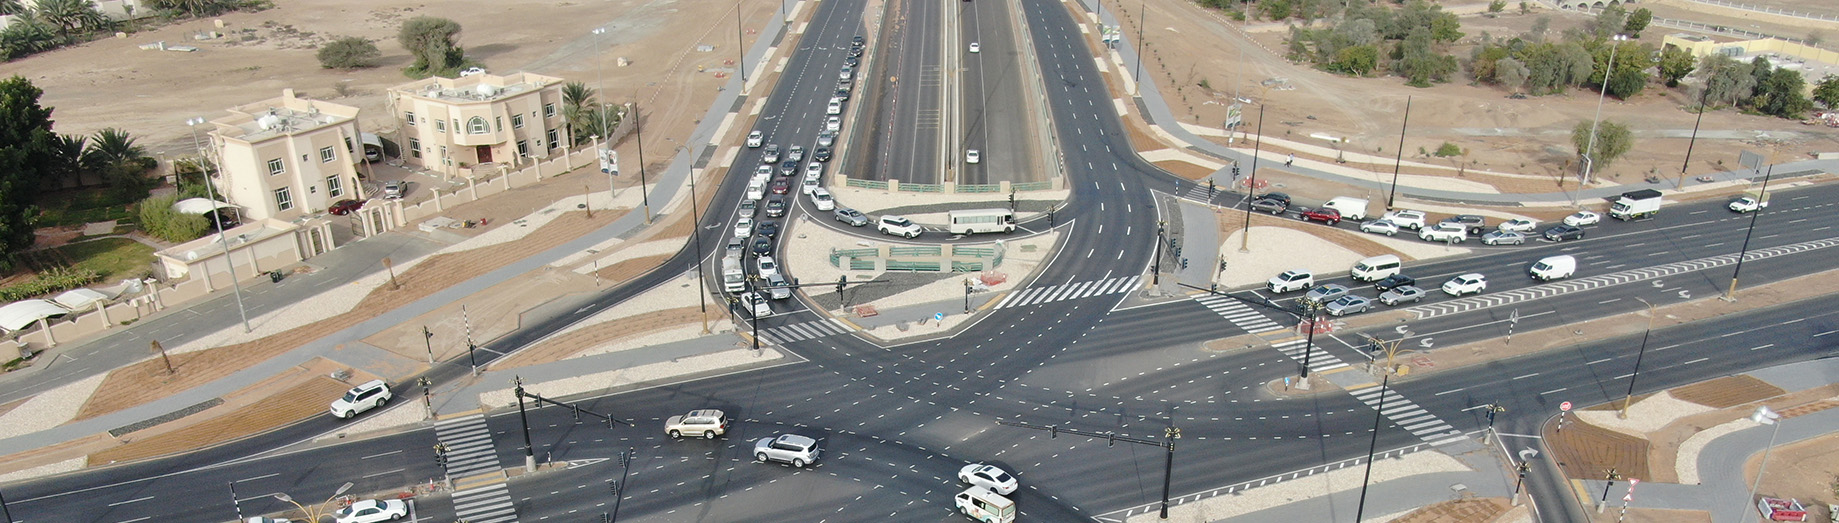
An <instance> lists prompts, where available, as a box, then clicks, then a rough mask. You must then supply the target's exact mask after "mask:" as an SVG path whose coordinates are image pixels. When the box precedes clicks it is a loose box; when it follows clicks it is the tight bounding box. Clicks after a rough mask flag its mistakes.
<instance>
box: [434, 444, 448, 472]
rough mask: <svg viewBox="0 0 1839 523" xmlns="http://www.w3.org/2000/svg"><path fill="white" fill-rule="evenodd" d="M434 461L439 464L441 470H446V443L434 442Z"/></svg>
mask: <svg viewBox="0 0 1839 523" xmlns="http://www.w3.org/2000/svg"><path fill="white" fill-rule="evenodd" d="M434 463H435V464H436V465H440V466H441V470H447V445H445V444H441V443H436V444H434Z"/></svg>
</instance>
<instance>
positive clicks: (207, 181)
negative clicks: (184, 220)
mask: <svg viewBox="0 0 1839 523" xmlns="http://www.w3.org/2000/svg"><path fill="white" fill-rule="evenodd" d="M202 123H204V118H202V117H192V118H189V119H187V120H185V126H186V127H190V128H191V130H192V147H195V148H197V149H198V157H199V158H200V159H206V160H208V158H209V156H210V155H207V154H205V153H204V147H203V146H201V145H199V144H198V125H199V124H202ZM207 163H208V162H207ZM199 170H201V171H204V173H203V174H204V194H205V196H207V197H209V198H210V199H211V219H212V221H213V222H215V223H216V225H217V243H219V244H222V245H223V261H224V266H225V267H229V268H230V288H231V289H232V290H233V291H234V292H235V294H236V313H237V314H239V315H242V317H243V332H252V331H253V330H254V329H250V328H249V310H248V309H246V308H244V307H243V284H242V282H241V281H239V280H238V279H237V277H236V260H235V259H233V258H234V256H232V255H231V254H230V239H229V238H227V237H225V236H224V233H223V215H221V214H218V212H217V193H216V192H215V191H214V190H213V189H211V172H210V169H206V168H204V166H199ZM206 272H207V273H208V272H209V271H208V270H207V271H206ZM205 279H210V276H209V275H208V274H207V275H206V276H205Z"/></svg>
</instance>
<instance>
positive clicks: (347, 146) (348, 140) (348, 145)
mask: <svg viewBox="0 0 1839 523" xmlns="http://www.w3.org/2000/svg"><path fill="white" fill-rule="evenodd" d="M345 150H347V151H351V154H353V155H356V154H358V150H357V149H352V148H351V137H350V136H346V137H345ZM326 161H328V162H330V161H332V160H326Z"/></svg>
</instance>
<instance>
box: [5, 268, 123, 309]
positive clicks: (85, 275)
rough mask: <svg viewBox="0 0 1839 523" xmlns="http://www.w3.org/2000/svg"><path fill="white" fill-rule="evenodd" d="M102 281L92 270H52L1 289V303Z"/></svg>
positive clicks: (100, 276)
mask: <svg viewBox="0 0 1839 523" xmlns="http://www.w3.org/2000/svg"><path fill="white" fill-rule="evenodd" d="M101 280H102V275H100V274H96V271H92V270H87V269H83V270H71V269H66V268H57V269H51V270H48V271H44V272H40V273H38V276H37V277H35V278H32V279H31V280H28V281H26V282H25V283H21V284H18V285H9V286H6V287H0V301H19V300H23V299H26V298H33V297H37V296H44V295H47V294H51V293H54V292H63V291H67V290H70V289H75V288H77V287H82V286H84V285H89V284H91V283H96V282H98V281H101Z"/></svg>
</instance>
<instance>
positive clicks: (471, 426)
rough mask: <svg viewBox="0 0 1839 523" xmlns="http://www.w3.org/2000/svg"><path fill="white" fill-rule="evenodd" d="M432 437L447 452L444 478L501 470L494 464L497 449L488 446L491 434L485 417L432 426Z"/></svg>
mask: <svg viewBox="0 0 1839 523" xmlns="http://www.w3.org/2000/svg"><path fill="white" fill-rule="evenodd" d="M434 435H435V437H436V438H438V439H440V442H441V445H442V446H444V447H446V449H447V476H448V477H450V478H464V477H467V476H474V475H478V474H484V473H489V472H497V471H498V470H499V469H501V468H503V467H502V466H500V465H499V464H498V448H497V446H495V445H493V444H492V430H491V429H490V428H488V427H486V425H485V414H484V413H476V414H473V415H471V416H466V417H461V418H454V419H449V420H442V421H441V422H439V423H436V424H435V425H434Z"/></svg>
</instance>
